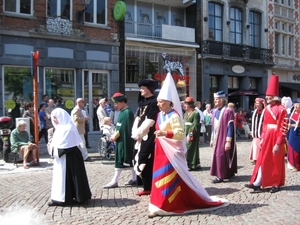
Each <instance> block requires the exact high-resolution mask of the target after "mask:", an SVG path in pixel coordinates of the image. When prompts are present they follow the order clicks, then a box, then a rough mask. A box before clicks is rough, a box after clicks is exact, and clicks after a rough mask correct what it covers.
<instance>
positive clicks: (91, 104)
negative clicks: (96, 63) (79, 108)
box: [83, 71, 111, 131]
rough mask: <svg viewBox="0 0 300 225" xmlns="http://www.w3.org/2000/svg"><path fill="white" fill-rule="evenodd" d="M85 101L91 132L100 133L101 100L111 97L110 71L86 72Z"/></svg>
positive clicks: (84, 82)
mask: <svg viewBox="0 0 300 225" xmlns="http://www.w3.org/2000/svg"><path fill="white" fill-rule="evenodd" d="M83 79H84V81H83V85H84V87H83V88H84V96H83V98H84V101H85V104H86V105H85V109H86V110H87V112H88V114H89V117H90V118H89V131H98V130H100V129H99V122H98V117H97V113H96V112H97V108H98V103H99V100H100V99H101V98H108V97H110V95H111V94H110V91H109V89H108V87H109V85H108V84H109V72H108V71H84V77H83Z"/></svg>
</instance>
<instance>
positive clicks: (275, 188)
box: [270, 186, 280, 193]
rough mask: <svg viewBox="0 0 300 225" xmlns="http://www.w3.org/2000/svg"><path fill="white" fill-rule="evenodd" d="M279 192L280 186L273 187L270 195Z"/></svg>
mask: <svg viewBox="0 0 300 225" xmlns="http://www.w3.org/2000/svg"><path fill="white" fill-rule="evenodd" d="M278 191H280V188H279V187H278V186H273V187H272V188H271V190H270V193H276V192H278Z"/></svg>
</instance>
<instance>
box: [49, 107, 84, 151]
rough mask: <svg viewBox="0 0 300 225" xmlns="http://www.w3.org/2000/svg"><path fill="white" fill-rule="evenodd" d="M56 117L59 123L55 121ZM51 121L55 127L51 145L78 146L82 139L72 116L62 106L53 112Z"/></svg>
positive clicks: (62, 146) (61, 146) (58, 146)
mask: <svg viewBox="0 0 300 225" xmlns="http://www.w3.org/2000/svg"><path fill="white" fill-rule="evenodd" d="M53 117H56V118H57V120H58V122H59V123H58V124H56V123H55V122H54V121H53ZM51 121H52V124H53V126H54V127H55V132H54V134H53V139H52V142H51V146H53V147H55V148H70V147H74V146H78V145H79V144H80V143H81V142H82V140H81V137H80V135H79V133H78V130H77V128H76V127H75V125H74V123H73V121H72V119H71V116H70V115H69V114H68V113H67V112H66V111H65V110H63V109H62V108H56V109H54V110H53V111H52V113H51Z"/></svg>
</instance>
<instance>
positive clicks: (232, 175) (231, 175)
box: [225, 173, 235, 179]
mask: <svg viewBox="0 0 300 225" xmlns="http://www.w3.org/2000/svg"><path fill="white" fill-rule="evenodd" d="M234 176H235V174H234V173H233V174H230V175H228V177H226V178H225V179H229V178H231V177H234Z"/></svg>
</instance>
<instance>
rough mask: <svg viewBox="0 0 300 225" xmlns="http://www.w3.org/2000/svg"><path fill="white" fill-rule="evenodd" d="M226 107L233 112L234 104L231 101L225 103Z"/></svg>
mask: <svg viewBox="0 0 300 225" xmlns="http://www.w3.org/2000/svg"><path fill="white" fill-rule="evenodd" d="M227 107H228V108H230V109H232V110H233V112H235V104H234V103H233V102H229V103H228V104H227Z"/></svg>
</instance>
